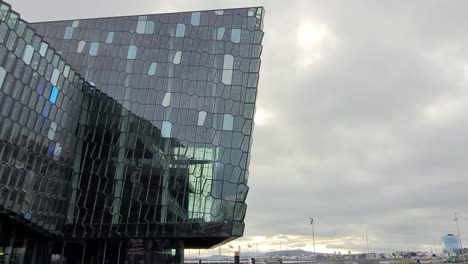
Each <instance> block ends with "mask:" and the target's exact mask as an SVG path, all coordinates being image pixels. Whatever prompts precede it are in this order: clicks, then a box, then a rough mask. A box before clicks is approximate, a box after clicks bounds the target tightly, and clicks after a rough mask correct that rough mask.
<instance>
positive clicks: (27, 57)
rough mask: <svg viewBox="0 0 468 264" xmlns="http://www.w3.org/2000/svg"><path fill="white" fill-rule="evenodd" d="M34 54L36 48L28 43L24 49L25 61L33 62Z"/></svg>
mask: <svg viewBox="0 0 468 264" xmlns="http://www.w3.org/2000/svg"><path fill="white" fill-rule="evenodd" d="M33 54H34V48H33V47H32V46H31V45H27V46H26V48H25V49H24V54H23V61H24V63H26V64H28V65H29V64H30V63H31V59H32V57H33Z"/></svg>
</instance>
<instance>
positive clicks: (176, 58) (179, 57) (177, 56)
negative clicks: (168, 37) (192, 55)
mask: <svg viewBox="0 0 468 264" xmlns="http://www.w3.org/2000/svg"><path fill="white" fill-rule="evenodd" d="M181 56H182V51H180V50H178V51H177V52H176V54H175V56H174V60H173V61H172V62H173V63H174V64H179V63H180V59H181Z"/></svg>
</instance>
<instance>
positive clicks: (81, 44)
mask: <svg viewBox="0 0 468 264" xmlns="http://www.w3.org/2000/svg"><path fill="white" fill-rule="evenodd" d="M85 45H86V41H84V40H81V41H80V42H79V43H78V49H77V50H76V52H78V53H81V52H82V51H83V49H84V47H85Z"/></svg>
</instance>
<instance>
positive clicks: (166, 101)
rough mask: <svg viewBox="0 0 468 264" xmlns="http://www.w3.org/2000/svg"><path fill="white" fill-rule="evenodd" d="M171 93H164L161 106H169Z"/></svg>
mask: <svg viewBox="0 0 468 264" xmlns="http://www.w3.org/2000/svg"><path fill="white" fill-rule="evenodd" d="M171 95H172V94H171V93H166V94H165V95H164V99H163V101H162V106H164V107H168V106H169V105H170V104H171Z"/></svg>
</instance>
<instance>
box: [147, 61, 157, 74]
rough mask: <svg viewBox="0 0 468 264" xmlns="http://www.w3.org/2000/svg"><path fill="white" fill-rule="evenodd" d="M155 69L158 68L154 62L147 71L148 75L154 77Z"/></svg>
mask: <svg viewBox="0 0 468 264" xmlns="http://www.w3.org/2000/svg"><path fill="white" fill-rule="evenodd" d="M157 67H158V64H157V63H156V62H153V63H151V66H150V68H149V70H148V74H149V75H151V76H154V75H155V74H156V69H157Z"/></svg>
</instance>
